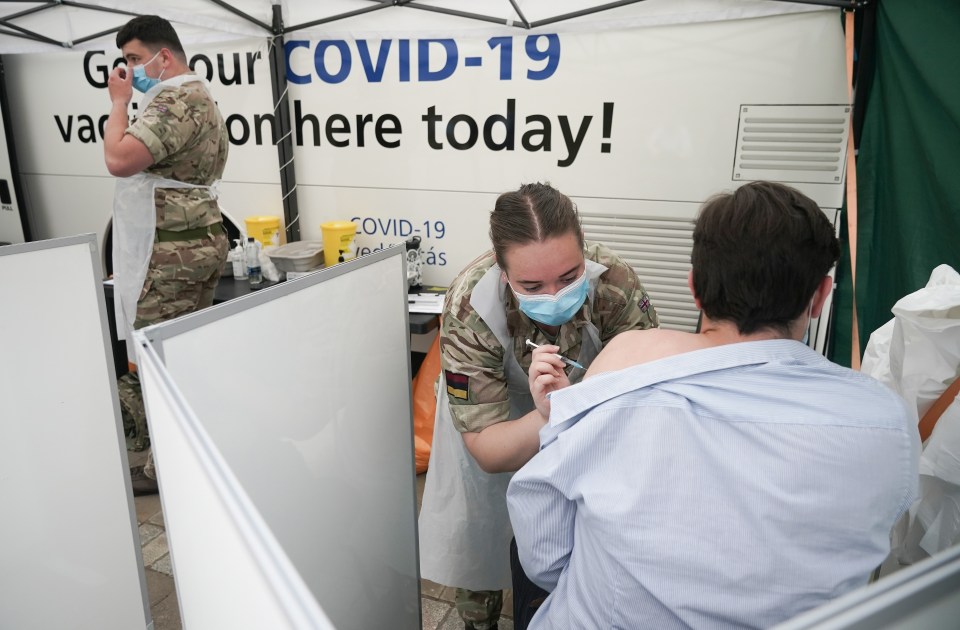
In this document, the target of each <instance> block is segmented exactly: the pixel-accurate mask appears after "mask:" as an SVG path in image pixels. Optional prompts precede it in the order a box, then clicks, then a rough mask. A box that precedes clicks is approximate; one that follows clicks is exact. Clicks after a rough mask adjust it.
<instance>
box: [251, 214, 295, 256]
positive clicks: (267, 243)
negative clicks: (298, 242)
mask: <svg viewBox="0 0 960 630" xmlns="http://www.w3.org/2000/svg"><path fill="white" fill-rule="evenodd" d="M245 221H246V224H247V236H252V237H253V238H255V239H257V240H258V241H260V247H262V248H267V247H277V246H279V245H281V244H283V241H284V240H286V239H284V238H283V233H282V232H281V231H280V217H275V216H259V217H247V218H246V219H245Z"/></svg>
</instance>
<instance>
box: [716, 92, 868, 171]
mask: <svg viewBox="0 0 960 630" xmlns="http://www.w3.org/2000/svg"><path fill="white" fill-rule="evenodd" d="M849 118H850V106H849V105H741V106H740V123H739V126H738V127H737V146H736V152H735V154H734V164H733V173H732V179H733V180H734V181H750V180H758V179H762V180H771V181H778V182H786V183H807V184H836V185H838V186H839V185H841V183H842V182H843V173H844V167H845V160H846V148H847V134H848V133H849V129H850V125H849Z"/></svg>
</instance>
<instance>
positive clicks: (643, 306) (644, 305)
mask: <svg viewBox="0 0 960 630" xmlns="http://www.w3.org/2000/svg"><path fill="white" fill-rule="evenodd" d="M649 308H650V298H648V297H647V296H643V298H642V299H641V300H640V312H641V313H646V312H647V309H649Z"/></svg>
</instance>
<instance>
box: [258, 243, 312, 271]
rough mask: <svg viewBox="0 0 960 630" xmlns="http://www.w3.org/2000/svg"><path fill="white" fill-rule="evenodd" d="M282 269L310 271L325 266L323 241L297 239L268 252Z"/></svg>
mask: <svg viewBox="0 0 960 630" xmlns="http://www.w3.org/2000/svg"><path fill="white" fill-rule="evenodd" d="M266 254H267V256H269V257H270V260H272V261H273V264H275V265H276V266H277V269H279V270H280V271H310V270H311V269H317V268H319V267H322V266H323V243H322V242H320V241H296V242H294V243H287V244H286V245H281V246H280V247H277V248H276V249H271V250H268V251H267V252H266Z"/></svg>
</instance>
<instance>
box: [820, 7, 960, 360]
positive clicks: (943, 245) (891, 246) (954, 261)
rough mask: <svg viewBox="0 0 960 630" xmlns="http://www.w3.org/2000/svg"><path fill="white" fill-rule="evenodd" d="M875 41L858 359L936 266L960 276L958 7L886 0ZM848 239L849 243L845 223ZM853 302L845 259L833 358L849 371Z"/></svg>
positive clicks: (865, 148)
mask: <svg viewBox="0 0 960 630" xmlns="http://www.w3.org/2000/svg"><path fill="white" fill-rule="evenodd" d="M875 42H876V49H875V59H874V61H873V63H872V65H873V73H872V77H870V79H872V80H871V81H869V84H870V85H869V92H868V94H867V101H866V109H865V112H864V119H863V129H862V132H861V135H860V145H859V155H858V159H857V178H858V180H859V183H858V191H857V192H858V195H857V198H858V202H857V203H858V215H859V216H858V222H859V230H858V247H857V287H856V288H857V312H858V316H859V320H860V341H861V348H860V350H861V354H862V351H863V348H865V347H866V344H867V340H868V339H869V337H870V333H871V332H872V331H874V330H876V329H877V328H879V327H880V326H882V325H883V324H884V323H886V322H887V321H888V320H889V319H890V318H891V317H892V315H891V313H890V309H891V307H892V306H893V305H894V304H895V303H896V302H897V300H899V299H900V298H901V297H903V296H904V295H907V294H909V293H912V292H913V291H916V290H917V289H919V288H921V287H923V286H924V285H925V284H926V282H927V278H928V277H929V275H930V272H931V271H932V270H933V268H934V267H936V266H937V265H939V264H943V263H946V264H948V265H951V266H952V267H954V268H955V269H958V270H960V3H958V2H956V0H928V1H925V2H920V3H917V2H915V1H914V0H881V1H880V2H879V3H878V6H877V12H876V32H875ZM866 83H868V82H866V81H863V80H861V81H860V85H861V86H865V87H866V85H865V84H866ZM860 97H861V96H858V98H860ZM842 237H843V238H844V242H845V243H846V242H847V240H846V239H847V234H846V221H845V220H844V227H843V233H842ZM851 296H852V291H851V275H850V260H849V255H847V254H846V253H845V254H844V257H843V259H842V260H841V263H840V270H839V272H838V292H837V301H836V311H835V315H836V319H835V323H834V336H833V340H834V347H833V349H832V351H831V353H830V356H831V358H832V359H833V360H835V361H837V362H838V363H842V364H844V365H849V364H850V354H851V353H850V345H851V301H852V300H851Z"/></svg>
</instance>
